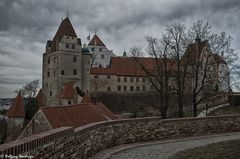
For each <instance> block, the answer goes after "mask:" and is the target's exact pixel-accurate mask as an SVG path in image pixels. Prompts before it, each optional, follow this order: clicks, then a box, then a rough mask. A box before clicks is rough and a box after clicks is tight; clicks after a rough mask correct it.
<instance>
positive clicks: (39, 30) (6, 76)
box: [0, 0, 240, 97]
mask: <svg viewBox="0 0 240 159" xmlns="http://www.w3.org/2000/svg"><path fill="white" fill-rule="evenodd" d="M67 12H69V17H70V19H71V21H72V24H73V26H74V28H75V30H76V32H77V34H78V36H80V38H82V41H83V42H84V43H86V42H87V40H86V37H87V36H88V35H89V33H92V34H93V33H94V31H95V30H96V29H97V30H98V34H99V35H100V36H101V38H102V39H103V41H104V43H105V44H106V45H107V46H108V47H109V48H110V49H113V51H114V52H115V53H117V54H118V55H121V52H123V50H124V49H126V50H128V48H129V47H131V46H133V45H143V44H144V43H145V41H144V37H145V36H146V35H154V36H160V35H161V33H162V31H163V30H164V27H165V26H166V25H168V24H171V23H173V22H181V23H184V24H186V25H190V24H191V23H193V22H194V21H197V20H198V19H203V20H205V21H209V23H210V24H212V26H213V29H214V30H216V31H226V32H227V33H228V34H230V35H232V36H233V38H234V39H235V40H234V42H233V44H234V46H233V47H234V48H235V49H239V47H238V44H239V42H240V39H239V37H240V36H239V31H238V30H239V26H240V20H239V17H240V1H239V0H184V1H182V0H168V1H166V0H148V1H145V0H118V1H113V0H101V1H99V0H62V1H59V0H1V1H0V16H1V21H0V57H1V58H0V97H1V96H2V97H6V96H13V90H15V89H16V88H20V87H21V85H23V84H25V83H26V82H29V81H31V80H34V79H41V67H42V53H43V52H44V48H45V43H46V41H47V40H48V39H52V38H53V36H54V34H55V32H56V30H57V28H58V26H59V24H60V22H61V19H62V17H65V16H66V13H67Z"/></svg>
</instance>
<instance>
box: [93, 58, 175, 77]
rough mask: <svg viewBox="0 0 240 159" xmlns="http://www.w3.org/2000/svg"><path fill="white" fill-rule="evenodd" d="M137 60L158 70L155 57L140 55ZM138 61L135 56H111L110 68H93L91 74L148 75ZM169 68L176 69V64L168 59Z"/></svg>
mask: <svg viewBox="0 0 240 159" xmlns="http://www.w3.org/2000/svg"><path fill="white" fill-rule="evenodd" d="M137 61H138V62H139V63H140V64H141V65H143V66H144V68H145V69H147V70H149V71H156V68H157V63H160V61H156V59H155V58H146V57H138V58H137ZM138 62H136V59H135V58H134V57H111V67H110V68H92V69H91V74H103V75H120V76H146V72H145V71H144V70H143V69H142V68H141V66H140V65H139V64H138ZM167 68H168V70H169V71H171V72H174V71H176V64H175V62H174V61H173V60H170V59H168V62H167Z"/></svg>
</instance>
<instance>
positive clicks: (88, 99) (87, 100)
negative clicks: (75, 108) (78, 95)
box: [81, 95, 92, 103]
mask: <svg viewBox="0 0 240 159" xmlns="http://www.w3.org/2000/svg"><path fill="white" fill-rule="evenodd" d="M91 102H92V101H91V96H90V95H85V96H83V99H82V100H81V103H91Z"/></svg>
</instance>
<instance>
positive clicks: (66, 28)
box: [51, 17, 77, 52]
mask: <svg viewBox="0 0 240 159" xmlns="http://www.w3.org/2000/svg"><path fill="white" fill-rule="evenodd" d="M63 35H66V36H72V37H77V34H76V32H75V30H74V28H73V26H72V23H71V22H70V20H69V18H68V17H66V18H65V19H64V20H63V21H62V22H61V24H60V26H59V28H58V30H57V32H56V34H55V36H54V38H53V40H52V44H53V45H52V48H51V52H53V51H56V42H57V41H58V40H59V39H61V38H62V37H63Z"/></svg>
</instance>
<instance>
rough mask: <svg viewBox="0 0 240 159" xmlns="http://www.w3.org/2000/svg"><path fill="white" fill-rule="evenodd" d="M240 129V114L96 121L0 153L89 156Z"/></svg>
mask: <svg viewBox="0 0 240 159" xmlns="http://www.w3.org/2000/svg"><path fill="white" fill-rule="evenodd" d="M54 131H55V132H54ZM239 131H240V115H236V116H219V117H206V118H185V119H168V120H161V119H159V118H141V119H127V120H126V119H125V120H115V121H108V122H100V123H94V124H90V125H86V126H83V127H79V128H76V129H74V131H73V129H72V128H71V127H65V128H59V129H54V130H51V131H49V132H45V133H41V134H38V135H35V136H31V137H28V138H24V139H21V140H18V141H15V142H12V143H7V144H4V145H1V146H0V154H15V155H17V154H22V155H32V156H35V157H36V158H53V159H54V158H56V159H57V158H65V157H66V158H72V159H75V158H81V159H87V158H90V157H92V156H94V155H95V154H96V153H98V152H99V151H102V150H104V149H107V148H110V147H113V146H116V145H121V144H129V143H135V142H144V141H153V140H161V139H169V138H180V137H189V136H199V135H208V134H218V133H227V132H239ZM56 134H57V135H56ZM44 141H45V142H44Z"/></svg>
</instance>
